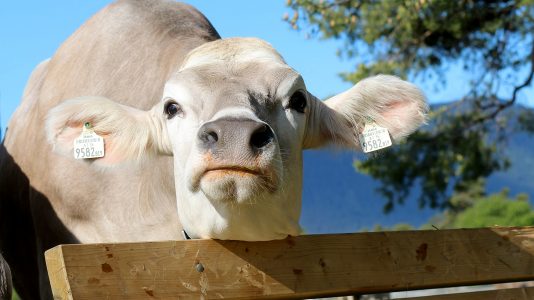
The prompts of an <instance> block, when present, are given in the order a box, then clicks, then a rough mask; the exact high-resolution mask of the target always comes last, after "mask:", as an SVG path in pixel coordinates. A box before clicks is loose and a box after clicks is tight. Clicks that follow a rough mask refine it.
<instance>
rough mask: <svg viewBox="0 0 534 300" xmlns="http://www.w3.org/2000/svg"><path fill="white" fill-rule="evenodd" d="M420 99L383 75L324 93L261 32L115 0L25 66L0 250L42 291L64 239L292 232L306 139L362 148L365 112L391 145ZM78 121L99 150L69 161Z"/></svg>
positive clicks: (1, 186) (297, 230)
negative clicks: (229, 32) (231, 29)
mask: <svg viewBox="0 0 534 300" xmlns="http://www.w3.org/2000/svg"><path fill="white" fill-rule="evenodd" d="M426 110H427V105H426V103H425V98H424V95H423V94H422V92H421V91H420V90H419V89H418V88H417V87H416V86H414V85H413V84H411V83H408V82H406V81H403V80H401V79H399V78H397V77H394V76H388V75H378V76H375V77H371V78H367V79H365V80H362V81H360V82H359V83H357V84H356V85H355V86H354V87H352V88H351V89H349V90H347V91H345V92H343V93H340V94H339V95H336V96H334V97H332V98H330V99H328V100H326V101H320V100H318V99H317V98H316V97H315V96H313V95H312V94H311V93H310V92H309V91H308V88H307V87H306V85H305V83H304V80H303V78H302V76H301V75H300V74H299V73H298V72H297V71H296V70H294V69H292V68H291V67H290V66H288V65H287V64H286V62H285V61H284V59H283V58H282V56H281V55H280V54H279V53H278V52H277V51H276V50H275V49H273V47H272V46H271V45H269V44H268V43H267V42H265V41H262V40H260V39H256V38H224V39H221V37H220V36H219V34H218V33H217V31H216V30H215V29H214V28H213V26H212V25H211V24H210V22H209V21H208V20H207V19H206V18H205V17H204V16H203V15H202V14H201V13H200V12H198V11H197V10H196V9H194V8H193V7H191V6H189V5H186V4H181V3H176V2H172V1H165V0H120V1H117V2H115V3H113V4H110V5H109V6H107V7H105V8H104V9H103V10H102V11H100V12H98V13H97V14H96V15H95V16H93V17H92V18H91V19H90V20H88V21H87V22H86V23H85V24H83V25H82V26H81V27H80V28H79V29H78V30H77V31H76V32H75V33H74V34H73V35H72V36H70V37H69V38H68V39H67V40H66V41H65V42H64V43H63V44H62V45H61V46H60V48H59V49H58V50H57V52H56V53H55V54H54V55H53V56H52V57H51V58H50V59H48V60H45V61H43V62H42V63H41V64H39V65H38V66H37V67H36V68H35V70H34V71H33V73H32V74H31V76H30V78H29V81H28V83H27V87H26V89H25V91H24V94H23V98H22V102H21V104H20V106H19V107H18V108H17V110H16V111H15V113H14V115H13V116H12V119H11V120H10V123H9V126H8V131H7V133H6V136H5V141H4V143H3V145H2V148H1V152H0V169H1V173H0V174H1V175H0V176H1V177H0V195H1V198H0V200H1V201H0V214H1V215H0V220H1V221H0V222H2V226H1V227H0V247H1V248H0V253H2V254H3V255H4V258H5V259H6V261H7V262H8V264H9V266H10V267H11V271H12V273H13V285H14V287H15V288H16V289H17V291H18V292H19V293H20V295H21V296H22V297H23V298H28V299H39V298H42V299H49V298H51V297H52V295H51V292H50V287H49V282H48V276H47V274H46V268H45V263H44V256H43V253H44V251H45V250H47V249H49V248H51V247H54V246H56V245H58V244H67V243H96V242H99V243H101V242H132V241H151V240H169V239H171V240H179V239H182V234H181V233H182V230H183V231H184V232H185V233H186V234H187V236H189V237H191V238H213V239H235V240H246V241H259V240H273V239H283V238H285V237H287V236H295V235H299V234H301V233H302V229H301V227H300V225H299V217H300V210H301V186H302V151H303V150H304V149H310V148H319V147H323V146H328V145H337V146H339V147H345V148H350V149H354V150H360V149H361V145H360V142H359V141H358V140H359V137H360V136H361V134H362V130H363V129H364V127H365V126H366V124H368V123H373V124H374V125H373V126H380V127H382V128H385V129H387V131H388V132H389V136H390V138H391V139H392V140H393V142H396V141H399V140H401V139H402V138H404V137H406V136H407V135H409V134H410V133H412V132H413V131H414V130H416V129H417V128H418V127H419V126H420V125H421V124H422V123H423V122H424V120H425V113H426ZM84 133H87V134H89V135H90V136H92V137H95V138H97V135H98V136H99V137H100V138H102V139H103V144H104V145H103V147H104V149H103V150H104V151H103V157H92V158H89V159H75V157H74V156H76V155H77V156H79V155H80V153H75V152H76V151H75V149H77V148H76V146H75V143H76V142H77V141H78V139H79V137H80V136H81V135H83V134H84ZM78 150H79V149H78ZM83 153H84V152H83ZM7 271H9V269H8V268H4V272H7Z"/></svg>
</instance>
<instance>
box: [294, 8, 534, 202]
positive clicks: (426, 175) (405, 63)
mask: <svg viewBox="0 0 534 300" xmlns="http://www.w3.org/2000/svg"><path fill="white" fill-rule="evenodd" d="M287 5H288V6H289V7H290V8H291V9H292V10H293V16H292V17H291V18H290V17H289V15H288V16H287V17H286V20H287V22H288V23H289V24H290V25H291V26H292V27H293V28H294V29H296V30H305V31H306V33H307V34H308V35H309V36H312V37H319V38H323V39H339V40H342V41H344V44H343V46H342V48H341V49H340V51H339V53H340V55H343V56H345V57H347V58H348V59H351V60H353V61H354V62H355V67H354V68H353V69H352V70H351V71H350V72H347V73H343V74H341V76H342V78H344V79H345V80H348V81H352V82H357V81H359V80H361V79H362V78H364V77H367V76H370V75H375V74H379V73H388V74H395V75H398V76H400V77H403V78H410V79H415V78H419V79H422V80H425V79H429V78H436V77H437V78H438V81H439V82H440V83H441V86H442V87H443V86H446V84H447V82H445V78H446V77H445V76H443V75H444V74H445V72H446V71H447V68H448V67H449V66H450V65H451V64H460V65H463V66H464V69H465V76H466V78H465V79H464V78H462V80H466V81H467V82H469V83H470V90H469V91H468V92H467V93H466V94H465V95H463V96H462V97H461V98H460V99H453V100H457V101H456V102H454V103H452V104H450V105H447V106H440V107H435V108H434V110H433V111H432V113H431V115H430V122H429V123H430V124H429V126H426V127H425V128H424V129H423V130H420V131H419V132H417V133H416V134H414V135H412V136H411V137H409V138H408V139H407V140H406V141H405V142H404V143H402V144H401V145H399V146H397V147H394V148H393V149H391V150H388V151H384V152H383V153H380V154H379V155H378V156H377V157H376V158H374V159H369V160H365V161H357V162H355V166H356V167H357V168H358V169H359V170H360V171H362V172H365V173H367V174H370V175H371V176H373V177H375V178H377V179H379V180H381V182H382V186H381V187H380V188H379V191H380V192H381V193H382V194H383V195H384V196H385V197H386V199H387V200H388V202H387V204H386V205H385V210H386V211H390V210H391V209H393V208H394V206H395V204H396V203H402V202H403V201H404V200H405V199H406V198H407V197H408V195H409V193H410V192H411V191H412V188H413V187H414V186H415V185H420V186H421V190H422V193H421V195H420V197H419V204H420V205H421V206H431V207H440V208H448V207H451V203H450V199H451V198H450V196H451V195H452V194H453V193H461V192H462V191H464V190H465V189H466V187H468V186H470V185H473V184H475V183H476V182H477V181H479V180H480V179H481V178H486V177H487V176H489V175H491V174H492V173H493V172H495V171H498V170H503V169H506V168H507V167H508V166H509V161H508V159H507V157H506V156H505V155H504V153H503V151H501V150H500V149H502V145H503V143H504V142H505V141H506V137H507V136H509V134H510V130H511V129H512V128H515V129H517V130H527V131H531V132H534V127H533V125H532V124H534V122H532V121H534V113H532V112H530V113H523V114H521V115H519V116H517V115H510V114H509V115H505V114H504V113H503V112H504V111H505V110H506V109H507V108H508V107H511V106H512V105H513V104H514V103H515V102H516V99H517V96H518V93H519V92H520V91H521V90H522V89H524V88H525V87H527V86H530V85H531V83H532V79H533V75H534V0H505V1H489V2H488V1H483V0H460V1H414V0H391V1H375V0H360V1H356V0H330V1H327V0H289V1H288V3H287ZM525 73H526V75H525ZM433 100H442V99H433ZM516 120H517V122H515V121H516ZM512 121H514V124H518V125H519V126H510V123H512Z"/></svg>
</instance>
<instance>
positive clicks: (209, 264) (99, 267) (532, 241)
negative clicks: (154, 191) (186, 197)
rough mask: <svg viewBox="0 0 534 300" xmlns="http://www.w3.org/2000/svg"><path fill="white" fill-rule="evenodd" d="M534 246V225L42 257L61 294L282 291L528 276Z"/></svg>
mask: <svg viewBox="0 0 534 300" xmlns="http://www.w3.org/2000/svg"><path fill="white" fill-rule="evenodd" d="M533 255H534V227H522V228H519V227H518V228H485V229H458V230H439V231H437V230H436V231H403V232H379V233H356V234H333V235H306V236H299V237H289V238H287V239H285V240H280V241H270V242H239V241H219V240H190V241H163V242H148V243H120V244H87V245H61V246H57V247H55V248H53V249H51V250H49V251H47V253H46V259H47V262H48V266H49V268H50V269H49V276H50V278H51V282H52V284H53V286H52V289H53V293H54V296H55V297H56V298H57V299H70V298H69V297H70V295H72V297H73V298H74V299H106V298H109V299H117V298H126V297H128V298H129V299H152V298H154V299H171V298H174V299H176V298H177V297H184V298H197V299H198V298H202V299H213V298H215V299H217V298H242V299H252V298H258V299H259V298H277V299H279V298H306V297H320V296H334V295H350V294H362V293H378V292H389V291H403V290H414V289H422V288H434V287H448V286H461V285H474V284H485V283H497V282H509V281H523V280H532V279H534V256H533ZM58 262H63V265H62V264H60V263H58ZM60 270H64V272H63V271H60Z"/></svg>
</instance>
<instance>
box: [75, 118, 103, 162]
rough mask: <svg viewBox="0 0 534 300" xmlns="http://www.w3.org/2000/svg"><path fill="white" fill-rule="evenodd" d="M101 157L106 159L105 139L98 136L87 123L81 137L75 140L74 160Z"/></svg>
mask: <svg viewBox="0 0 534 300" xmlns="http://www.w3.org/2000/svg"><path fill="white" fill-rule="evenodd" d="M99 157H104V138H102V137H101V136H99V135H98V134H96V133H95V132H94V130H93V129H91V128H90V125H88V123H86V124H85V126H84V127H83V131H82V133H81V134H80V136H79V137H77V138H76V139H74V158H75V159H86V158H99Z"/></svg>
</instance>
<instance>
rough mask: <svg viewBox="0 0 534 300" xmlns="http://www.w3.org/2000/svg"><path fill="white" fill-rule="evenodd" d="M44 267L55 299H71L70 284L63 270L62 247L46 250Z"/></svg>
mask: <svg viewBox="0 0 534 300" xmlns="http://www.w3.org/2000/svg"><path fill="white" fill-rule="evenodd" d="M46 268H47V270H48V277H49V278H50V285H51V286H52V293H53V294H54V298H55V299H65V300H66V299H72V295H71V292H70V284H69V280H68V277H67V271H66V270H65V263H64V260H63V253H62V247H54V248H52V249H50V250H48V251H46Z"/></svg>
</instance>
